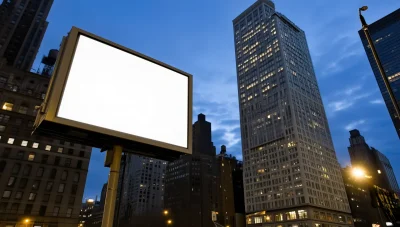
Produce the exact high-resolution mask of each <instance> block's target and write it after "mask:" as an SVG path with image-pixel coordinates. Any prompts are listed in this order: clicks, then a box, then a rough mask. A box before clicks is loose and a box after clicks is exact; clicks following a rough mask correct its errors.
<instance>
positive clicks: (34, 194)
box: [28, 192, 36, 201]
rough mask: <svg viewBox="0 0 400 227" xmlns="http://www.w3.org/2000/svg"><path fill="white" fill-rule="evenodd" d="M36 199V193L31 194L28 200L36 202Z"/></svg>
mask: <svg viewBox="0 0 400 227" xmlns="http://www.w3.org/2000/svg"><path fill="white" fill-rule="evenodd" d="M35 198H36V193H32V192H31V193H29V198H28V200H29V201H33V200H35Z"/></svg>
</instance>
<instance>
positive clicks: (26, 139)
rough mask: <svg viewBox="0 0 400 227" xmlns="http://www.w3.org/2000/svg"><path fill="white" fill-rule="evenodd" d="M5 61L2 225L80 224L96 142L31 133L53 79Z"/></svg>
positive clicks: (0, 112) (0, 130)
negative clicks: (53, 137) (93, 145)
mask: <svg viewBox="0 0 400 227" xmlns="http://www.w3.org/2000/svg"><path fill="white" fill-rule="evenodd" d="M3 63H4V61H3ZM0 65H1V67H0V93H1V95H0V101H1V109H0V153H1V154H0V196H1V198H0V226H9V225H12V226H14V225H19V224H22V223H23V224H24V225H26V226H27V227H29V226H33V225H34V226H43V227H45V226H74V227H76V226H77V224H78V221H79V213H80V209H81V203H82V196H83V190H84V187H85V182H86V176H87V171H88V166H89V159H90V155H91V147H87V146H85V145H81V144H75V143H71V142H67V141H62V140H58V139H52V138H48V137H43V136H38V135H36V134H33V135H31V133H32V125H33V122H34V120H35V116H36V110H37V109H36V107H38V106H39V105H40V104H41V103H42V101H43V98H44V96H45V93H46V90H47V86H48V84H49V80H50V78H49V77H44V76H42V75H38V74H34V73H30V72H25V71H21V70H18V69H15V68H13V67H9V66H6V65H5V64H1V63H0Z"/></svg>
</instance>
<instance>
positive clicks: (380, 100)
mask: <svg viewBox="0 0 400 227" xmlns="http://www.w3.org/2000/svg"><path fill="white" fill-rule="evenodd" d="M369 103H371V104H384V103H385V102H383V100H382V99H374V100H371V101H370V102H369Z"/></svg>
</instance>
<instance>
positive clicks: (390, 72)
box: [358, 9, 400, 137]
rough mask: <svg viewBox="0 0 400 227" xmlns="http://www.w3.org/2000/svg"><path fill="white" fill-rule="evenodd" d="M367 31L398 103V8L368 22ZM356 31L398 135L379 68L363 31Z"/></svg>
mask: <svg viewBox="0 0 400 227" xmlns="http://www.w3.org/2000/svg"><path fill="white" fill-rule="evenodd" d="M369 32H370V34H371V37H372V40H373V41H374V45H375V47H376V51H377V52H378V55H379V58H380V60H381V62H382V65H383V68H384V69H385V72H386V76H387V77H388V79H389V83H390V86H391V88H392V90H393V93H394V96H395V99H396V101H397V105H400V80H399V79H400V9H397V10H396V11H394V12H392V13H390V14H389V15H387V16H385V17H383V18H381V19H379V20H378V21H376V22H374V23H372V24H370V25H369ZM358 33H359V35H360V37H361V41H362V44H363V46H364V49H365V52H366V54H367V56H368V60H369V63H370V64H371V68H372V71H373V72H374V75H375V78H376V81H377V82H378V86H379V89H380V91H381V93H382V96H383V99H384V101H385V104H386V107H387V109H388V111H389V114H390V116H391V118H392V121H393V124H394V127H395V128H396V132H397V134H398V136H399V137H400V120H399V117H400V116H396V111H395V109H394V106H393V104H392V102H391V100H390V96H389V93H388V91H387V90H386V87H385V84H384V82H383V79H382V76H381V74H380V73H379V69H378V67H377V65H376V63H375V60H374V56H373V55H372V51H371V50H370V48H369V45H368V41H367V39H366V37H365V34H364V31H363V30H360V31H359V32H358Z"/></svg>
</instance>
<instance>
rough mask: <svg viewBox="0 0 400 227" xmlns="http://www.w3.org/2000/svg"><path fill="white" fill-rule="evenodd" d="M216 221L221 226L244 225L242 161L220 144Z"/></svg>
mask: <svg viewBox="0 0 400 227" xmlns="http://www.w3.org/2000/svg"><path fill="white" fill-rule="evenodd" d="M217 173H218V184H217V199H218V204H217V205H218V206H217V212H218V213H217V214H216V217H217V222H218V224H220V225H222V226H231V227H242V226H243V227H244V226H246V224H245V210H244V190H243V170H242V163H241V162H239V161H238V160H237V159H236V158H235V157H234V156H232V155H228V154H227V153H226V147H225V146H224V145H222V146H221V152H220V154H219V155H218V156H217Z"/></svg>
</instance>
